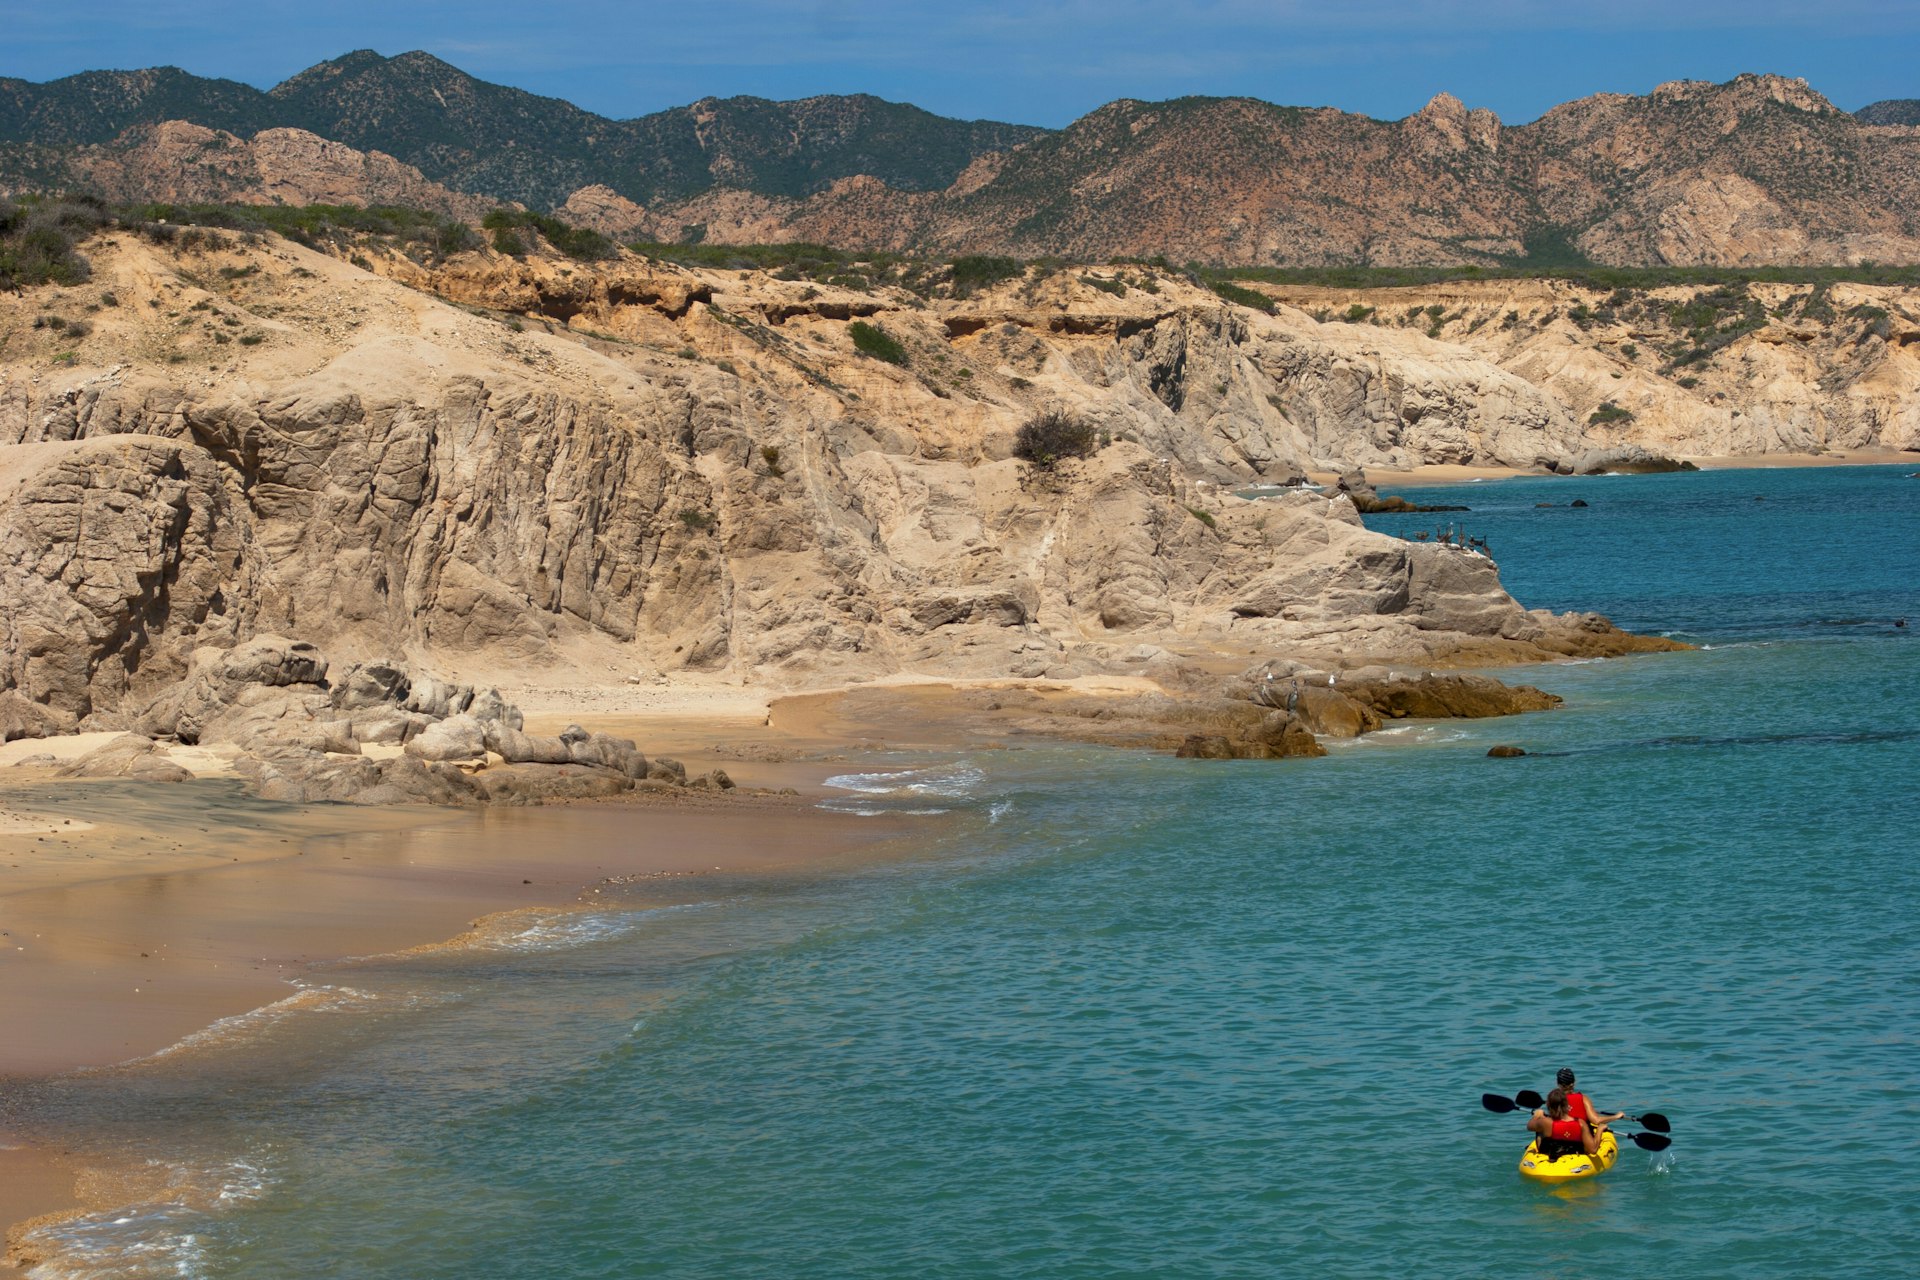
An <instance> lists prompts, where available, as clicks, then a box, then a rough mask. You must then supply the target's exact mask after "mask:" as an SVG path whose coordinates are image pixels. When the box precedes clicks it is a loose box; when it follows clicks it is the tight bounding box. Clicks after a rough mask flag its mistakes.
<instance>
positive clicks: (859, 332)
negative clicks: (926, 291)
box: [847, 320, 907, 365]
mask: <svg viewBox="0 0 1920 1280" xmlns="http://www.w3.org/2000/svg"><path fill="white" fill-rule="evenodd" d="M847 332H848V333H849V334H850V335H852V337H853V349H854V350H855V351H858V352H859V353H860V354H861V355H863V356H872V357H873V358H874V359H875V360H884V361H886V362H887V363H888V364H897V365H905V364H906V363H907V349H906V348H905V347H903V346H901V345H900V343H899V342H898V341H897V340H895V339H894V338H893V336H892V335H890V334H889V333H888V332H887V331H886V330H885V329H882V328H881V327H880V326H879V325H873V324H868V323H867V322H866V321H864V320H855V321H854V322H853V323H852V324H850V325H848V326H847Z"/></svg>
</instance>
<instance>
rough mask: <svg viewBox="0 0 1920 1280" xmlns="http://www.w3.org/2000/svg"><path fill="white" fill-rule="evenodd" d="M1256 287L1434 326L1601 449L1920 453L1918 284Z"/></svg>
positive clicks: (1346, 311) (1301, 305) (1307, 306)
mask: <svg viewBox="0 0 1920 1280" xmlns="http://www.w3.org/2000/svg"><path fill="white" fill-rule="evenodd" d="M1250 283H1252V287H1255V288H1257V289H1259V290H1260V291H1261V292H1263V293H1266V294H1267V295H1269V296H1271V297H1273V298H1274V299H1275V300H1276V301H1278V302H1280V303H1282V304H1283V305H1284V306H1286V307H1290V308H1295V309H1297V310H1299V311H1300V312H1301V313H1303V314H1305V315H1309V316H1322V317H1337V316H1347V315H1360V316H1361V319H1360V320H1359V322H1358V323H1359V325H1360V326H1361V327H1364V328H1366V329H1369V330H1374V331H1377V332H1379V334H1380V336H1379V337H1378V338H1376V339H1374V340H1375V341H1377V342H1381V343H1385V342H1386V341H1387V338H1386V334H1388V333H1400V334H1416V333H1417V334H1422V335H1430V336H1431V338H1432V339H1433V341H1432V342H1431V343H1430V344H1429V345H1430V346H1434V347H1441V348H1443V349H1446V350H1449V351H1451V352H1453V353H1455V357H1456V358H1457V359H1459V360H1461V361H1463V362H1468V363H1478V362H1484V363H1485V364H1486V365H1489V366H1492V367H1495V368H1498V369H1500V370H1503V371H1505V372H1507V373H1510V374H1512V375H1514V376H1515V377H1517V378H1519V379H1521V380H1523V381H1524V382H1525V383H1526V384H1527V385H1528V386H1529V387H1532V388H1534V389H1536V390H1537V391H1539V392H1542V393H1545V394H1546V395H1547V396H1549V397H1550V398H1551V400H1552V401H1553V403H1554V404H1556V405H1557V406H1560V407H1561V408H1563V409H1564V411H1565V412H1566V413H1567V414H1569V415H1570V416H1571V417H1572V418H1573V419H1574V420H1575V421H1576V422H1577V423H1579V425H1580V430H1581V433H1582V435H1583V437H1584V438H1585V440H1586V441H1587V443H1588V445H1589V446H1591V447H1594V448H1602V449H1611V448H1619V447H1622V446H1633V445H1638V446H1642V447H1644V448H1646V449H1648V450H1651V451H1653V452H1655V453H1661V454H1667V455H1673V456H1691V457H1696V458H1699V457H1732V456H1738V455H1752V454H1768V453H1816V454H1817V453H1822V452H1827V451H1833V450H1920V291H1917V290H1914V289H1909V288H1898V287H1892V286H1880V285H1866V284H1845V283H1842V284H1832V285H1808V284H1802V285H1787V284H1751V285H1745V286H1725V287H1709V286H1679V285H1676V286H1669V287H1663V288H1656V289H1632V288H1623V289H1611V290H1609V289H1597V288H1592V287H1586V286H1582V285H1580V284H1577V283H1573V282H1569V281H1554V280H1487V281H1479V282H1475V281H1456V282H1451V283H1447V284H1440V285H1432V286H1424V287H1411V288H1399V289H1329V288H1319V287H1299V286H1282V285H1269V284H1259V283H1253V282H1250ZM1362 313H1364V314H1362ZM1427 456H1428V457H1429V458H1432V457H1434V455H1433V454H1432V452H1431V451H1429V453H1428V455H1427Z"/></svg>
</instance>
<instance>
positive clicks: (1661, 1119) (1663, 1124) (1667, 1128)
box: [1627, 1111, 1673, 1133]
mask: <svg viewBox="0 0 1920 1280" xmlns="http://www.w3.org/2000/svg"><path fill="white" fill-rule="evenodd" d="M1627 1118H1628V1119H1629V1120H1638V1121H1639V1122H1640V1123H1641V1124H1643V1125H1645V1126H1646V1127H1647V1128H1649V1129H1651V1130H1653V1131H1654V1132H1655V1133H1672V1132H1673V1126H1672V1125H1670V1124H1668V1123H1667V1118H1666V1117H1665V1116H1663V1115H1661V1114H1660V1113H1659V1112H1658V1111H1649V1112H1647V1114H1645V1115H1643V1116H1629V1117H1627Z"/></svg>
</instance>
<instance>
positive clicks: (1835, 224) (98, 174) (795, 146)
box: [0, 50, 1920, 265]
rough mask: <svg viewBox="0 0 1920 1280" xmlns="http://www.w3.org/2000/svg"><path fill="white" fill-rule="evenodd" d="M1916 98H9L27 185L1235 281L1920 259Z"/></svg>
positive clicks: (154, 86)
mask: <svg viewBox="0 0 1920 1280" xmlns="http://www.w3.org/2000/svg"><path fill="white" fill-rule="evenodd" d="M1916 122H1920V101H1914V100H1899V101H1888V102H1880V103H1875V104H1873V105H1872V106H1870V107H1867V108H1864V109H1863V110H1862V111H1861V112H1859V113H1858V114H1857V115H1855V114H1849V113H1847V112H1845V111H1842V110H1840V109H1839V108H1837V107H1835V106H1834V105H1833V104H1832V103H1830V102H1828V101H1827V100H1826V99H1825V98H1824V97H1822V96H1821V95H1820V94H1818V93H1817V92H1815V91H1814V90H1812V89H1811V88H1809V87H1808V86H1807V85H1806V83H1805V82H1804V81H1799V80H1791V79H1786V78H1782V77H1778V76H1760V75H1743V76H1740V77H1737V78H1736V79H1734V80H1732V81H1729V82H1727V83H1725V84H1710V83H1706V82H1700V81H1678V82H1674V83H1670V84H1665V85H1662V86H1660V87H1659V88H1657V89H1655V90H1654V91H1653V92H1652V93H1650V94H1647V95H1644V96H1628V95H1621V94H1599V95H1594V96H1592V97H1587V98H1582V99H1579V100H1577V101H1573V102H1569V103H1565V104H1563V105H1561V106H1558V107H1555V108H1553V109H1552V110H1551V111H1548V112H1547V113H1546V114H1545V115H1543V116H1542V117H1541V118H1540V119H1538V120H1535V121H1533V122H1531V123H1529V124H1525V125H1519V126H1506V125H1504V124H1503V123H1502V122H1501V121H1500V120H1499V119H1498V117H1496V116H1495V115H1494V114H1493V113H1492V112H1490V111H1485V110H1469V109H1468V108H1467V107H1466V106H1465V105H1464V104H1463V103H1461V102H1459V101H1458V100H1457V99H1455V98H1453V97H1451V96H1449V95H1446V94H1441V95H1439V96H1437V97H1436V98H1434V99H1433V101H1431V102H1430V103H1428V105H1427V106H1426V107H1425V108H1423V109H1422V110H1421V111H1419V112H1417V113H1415V114H1414V115H1411V116H1408V117H1407V118H1405V119H1403V120H1397V121H1383V120H1376V119H1372V118H1369V117H1366V116H1362V115H1356V114H1353V113H1349V112H1344V111H1339V110H1336V109H1333V108H1302V107H1286V106H1276V105H1274V104H1271V103H1266V102H1261V101H1258V100H1255V99H1250V98H1211V97H1190V98H1180V99H1175V100H1172V101H1167V102H1151V103H1150V102H1139V101H1134V100H1129V99H1123V100H1120V101H1117V102H1113V103H1110V104H1108V105H1106V106H1104V107H1102V108H1100V109H1098V110H1096V111H1094V112H1092V113H1090V114H1089V115H1087V116H1085V117H1083V118H1081V119H1079V120H1077V121H1075V122H1073V123H1072V124H1070V125H1069V126H1067V127H1066V128H1064V129H1061V130H1045V129H1039V128H1035V127H1032V126H1025V125H1016V124H1006V123H996V122H991V121H959V120H951V119H946V118H943V117H939V116H935V115H932V114H930V113H928V112H925V111H922V110H920V109H919V108H916V107H912V106H907V105H902V104H897V103H890V102H885V101H882V100H880V99H878V98H873V97H869V96H865V95H854V96H830V97H816V98H808V99H802V100H799V101H794V102H770V101H767V100H764V99H758V98H747V97H736V98H727V99H712V98H710V99H703V100H702V101H700V102H696V103H693V104H691V105H689V106H685V107H678V108H674V109H672V110H668V111H662V112H657V113H654V114H652V115H646V116H641V117H638V118H635V119H631V120H612V119H609V118H607V117H604V116H599V115H595V114H593V113H591V112H587V111H584V110H581V109H580V108H578V107H575V106H573V105H571V104H569V103H567V102H564V101H561V100H559V99H555V98H544V97H540V96H537V95H534V94H530V93H527V92H524V91H522V90H519V89H513V88H509V87H505V86H501V85H495V84H489V83H487V82H485V81H482V80H478V79H476V78H474V77H472V76H469V75H467V74H466V73H465V72H462V71H460V70H459V69H458V68H456V67H453V66H450V65H449V64H447V63H445V62H442V61H440V60H439V59H437V58H434V57H432V56H430V55H428V54H425V53H419V52H415V53H407V54H401V55H399V56H397V57H391V58H388V57H383V56H381V55H379V54H377V53H373V52H370V51H364V50H363V51H360V52H356V53H351V54H348V55H346V56H344V57H342V58H338V59H334V60H332V61H328V62H323V63H320V64H318V65H317V66H314V67H312V68H309V69H308V70H306V71H303V72H301V73H300V74H298V75H296V76H294V77H292V78H291V79H289V80H287V81H285V82H284V83H282V84H280V85H277V86H275V87H274V88H272V89H270V90H265V91H262V90H259V89H255V88H253V87H251V86H248V85H244V84H240V83H237V82H235V81H229V80H214V79H205V78H202V77H198V76H194V75H191V74H189V73H188V72H185V71H181V70H179V69H177V68H171V67H168V68H158V69H150V70H143V71H94V72H85V73H82V74H79V75H75V76H69V77H67V78H65V79H62V80H56V81H51V82H48V83H45V84H33V83H29V82H26V81H23V80H12V79H0V191H12V192H19V191H24V190H36V189H38V190H47V189H79V190H92V191H94V192H97V193H99V194H101V195H104V196H107V197H109V198H113V199H165V200H186V199H208V200H239V201H255V202H272V201H279V202H287V203H297V202H300V201H301V200H303V199H326V200H340V201H345V202H378V201H391V202H399V201H404V202H408V203H418V204H425V205H428V206H432V207H439V208H441V209H443V210H444V211H447V212H451V213H456V214H458V215H460V216H473V212H474V210H476V209H484V207H486V205H487V204H489V203H493V202H517V203H520V204H524V205H527V206H529V207H532V208H536V209H542V210H557V211H560V212H561V213H562V214H563V216H568V217H570V218H571V219H572V220H574V221H577V222H581V223H584V224H587V225H593V226H596V227H597V228H598V229H600V230H603V231H607V232H609V233H611V234H616V235H620V236H623V237H629V238H631V237H640V238H647V239H664V240H688V239H706V240H708V241H719V242H732V243H742V242H767V241H779V240H815V241H821V242H825V243H832V244H838V245H843V246H847V247H859V248H869V249H872V248H880V249H892V250H899V251H905V252H918V253H929V254H961V253H993V254H1006V255H1012V256H1020V257H1042V256H1048V255H1061V256H1071V257H1076V258H1083V259H1090V260H1104V259H1111V258H1115V257H1155V256H1162V255H1164V256H1166V257H1168V258H1171V259H1175V260H1182V261H1184V260H1200V261H1205V262H1210V263H1222V264H1255V265H1328V264H1347V263H1353V264H1366V265H1407V264H1426V263H1434V264H1439V263H1448V264H1451V263H1485V264H1496V263H1519V264H1538V265H1562V264H1565V263H1567V262H1570V261H1593V262H1605V263H1620V264H1677V265H1695V264H1739V265H1759V264H1784V263H1793V264H1804V263H1847V262H1858V261H1861V260H1868V259H1870V260H1874V261H1879V262H1911V261H1920V127H1917V126H1916Z"/></svg>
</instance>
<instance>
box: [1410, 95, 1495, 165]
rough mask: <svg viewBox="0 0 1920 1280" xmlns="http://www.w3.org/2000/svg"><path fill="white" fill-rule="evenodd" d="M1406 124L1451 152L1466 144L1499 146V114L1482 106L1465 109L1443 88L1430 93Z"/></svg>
mask: <svg viewBox="0 0 1920 1280" xmlns="http://www.w3.org/2000/svg"><path fill="white" fill-rule="evenodd" d="M1407 123H1408V124H1409V125H1411V126H1413V127H1414V129H1416V130H1418V131H1420V132H1423V133H1425V134H1427V135H1428V136H1429V137H1433V138H1437V139H1439V140H1440V141H1442V142H1443V143H1444V144H1445V146H1446V147H1447V148H1448V149H1450V150H1453V151H1465V150H1467V148H1468V147H1483V148H1486V149H1487V150H1496V149H1498V147H1499V145H1500V117H1499V116H1497V115H1495V114H1494V113H1493V112H1491V111H1488V110H1487V109H1486V108H1484V107H1480V108H1476V109H1474V110H1472V111H1469V110H1467V104H1466V103H1464V102H1462V101H1460V99H1458V98H1456V97H1454V96H1453V95H1452V94H1450V93H1447V92H1445V91H1442V92H1440V93H1436V94H1434V95H1433V97H1432V98H1431V99H1429V100H1428V102H1427V105H1426V106H1424V107H1422V108H1420V110H1419V111H1417V112H1415V113H1414V114H1413V115H1412V116H1410V117H1408V120H1407Z"/></svg>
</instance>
